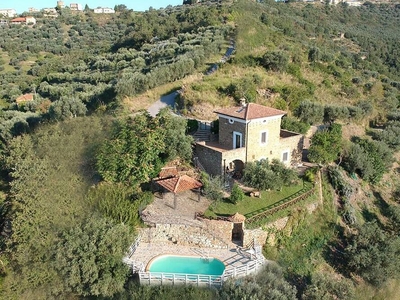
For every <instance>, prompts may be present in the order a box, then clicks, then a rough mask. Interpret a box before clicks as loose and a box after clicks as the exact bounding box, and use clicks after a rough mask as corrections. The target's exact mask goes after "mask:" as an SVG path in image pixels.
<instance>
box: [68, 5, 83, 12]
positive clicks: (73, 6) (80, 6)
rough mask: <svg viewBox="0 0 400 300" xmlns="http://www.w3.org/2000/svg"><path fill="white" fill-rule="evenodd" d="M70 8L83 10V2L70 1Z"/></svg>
mask: <svg viewBox="0 0 400 300" xmlns="http://www.w3.org/2000/svg"><path fill="white" fill-rule="evenodd" d="M69 8H70V9H71V10H75V11H80V10H82V4H79V3H70V5H69Z"/></svg>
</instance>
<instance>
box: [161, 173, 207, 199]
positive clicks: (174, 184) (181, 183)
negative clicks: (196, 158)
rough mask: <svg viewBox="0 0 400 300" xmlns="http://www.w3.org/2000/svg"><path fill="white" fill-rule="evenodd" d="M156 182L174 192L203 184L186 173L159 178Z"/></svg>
mask: <svg viewBox="0 0 400 300" xmlns="http://www.w3.org/2000/svg"><path fill="white" fill-rule="evenodd" d="M157 183H158V184H159V185H161V186H162V187H164V188H166V189H167V190H168V191H170V192H173V193H175V194H176V193H180V192H184V191H187V190H193V189H197V188H199V187H202V186H203V185H202V184H201V182H199V181H197V180H196V179H193V178H191V177H189V176H187V175H182V176H179V177H171V178H166V179H161V180H158V181H157Z"/></svg>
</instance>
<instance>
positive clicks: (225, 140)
mask: <svg viewBox="0 0 400 300" xmlns="http://www.w3.org/2000/svg"><path fill="white" fill-rule="evenodd" d="M234 131H236V132H239V133H241V134H242V146H243V147H244V146H245V142H246V138H245V137H246V124H245V123H241V122H238V121H233V124H230V123H229V119H228V118H223V117H220V118H219V143H220V144H221V145H222V146H223V147H225V148H228V149H233V132H234Z"/></svg>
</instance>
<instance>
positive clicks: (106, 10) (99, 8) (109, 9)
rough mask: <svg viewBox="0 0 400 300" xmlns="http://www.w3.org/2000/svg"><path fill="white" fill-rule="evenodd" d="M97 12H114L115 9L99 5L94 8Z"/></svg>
mask: <svg viewBox="0 0 400 300" xmlns="http://www.w3.org/2000/svg"><path fill="white" fill-rule="evenodd" d="M94 13H95V14H114V13H115V10H113V9H112V8H108V7H98V8H95V9H94Z"/></svg>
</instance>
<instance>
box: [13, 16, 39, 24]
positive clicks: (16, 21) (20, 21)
mask: <svg viewBox="0 0 400 300" xmlns="http://www.w3.org/2000/svg"><path fill="white" fill-rule="evenodd" d="M10 24H14V25H16V24H23V25H35V24H36V19H35V18H34V17H19V18H15V19H12V20H11V21H10Z"/></svg>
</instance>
